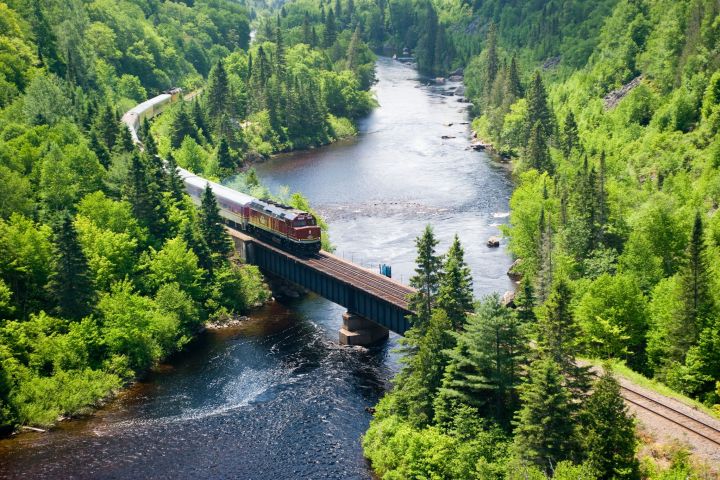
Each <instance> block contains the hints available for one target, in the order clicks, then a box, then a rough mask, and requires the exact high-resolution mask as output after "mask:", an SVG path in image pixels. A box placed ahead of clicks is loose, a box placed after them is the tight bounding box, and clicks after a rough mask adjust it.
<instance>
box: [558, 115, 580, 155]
mask: <svg viewBox="0 0 720 480" xmlns="http://www.w3.org/2000/svg"><path fill="white" fill-rule="evenodd" d="M561 146H562V153H563V157H565V159H568V158H570V154H571V153H572V151H573V150H574V149H575V148H578V147H579V146H580V137H579V136H578V126H577V123H576V122H575V115H574V114H573V112H572V110H568V113H567V115H566V116H565V123H564V125H563V138H562V143H561Z"/></svg>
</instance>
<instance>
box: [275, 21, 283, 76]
mask: <svg viewBox="0 0 720 480" xmlns="http://www.w3.org/2000/svg"><path fill="white" fill-rule="evenodd" d="M275 71H276V72H277V74H278V75H280V77H284V76H285V42H284V40H283V34H282V29H281V26H280V17H277V26H276V27H275Z"/></svg>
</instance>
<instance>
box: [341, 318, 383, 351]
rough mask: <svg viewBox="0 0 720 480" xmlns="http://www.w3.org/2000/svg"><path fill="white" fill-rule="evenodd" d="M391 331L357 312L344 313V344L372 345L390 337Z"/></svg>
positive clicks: (342, 338)
mask: <svg viewBox="0 0 720 480" xmlns="http://www.w3.org/2000/svg"><path fill="white" fill-rule="evenodd" d="M389 333H390V331H389V330H388V329H387V328H385V327H383V326H382V325H378V324H377V323H375V322H373V321H371V320H368V319H367V318H365V317H361V316H360V315H357V314H355V313H351V312H345V313H343V326H342V328H341V329H340V343H341V344H342V345H361V346H366V345H372V344H373V343H378V342H380V341H382V340H385V339H386V338H388V335H389Z"/></svg>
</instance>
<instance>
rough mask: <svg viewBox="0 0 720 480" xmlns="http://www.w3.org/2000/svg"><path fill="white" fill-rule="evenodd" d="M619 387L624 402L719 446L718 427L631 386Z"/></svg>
mask: <svg viewBox="0 0 720 480" xmlns="http://www.w3.org/2000/svg"><path fill="white" fill-rule="evenodd" d="M620 389H621V391H622V394H623V398H624V399H625V401H626V402H628V403H630V404H632V405H635V406H636V407H638V408H641V409H643V410H646V411H648V412H650V413H652V414H654V415H657V416H658V417H661V418H663V419H664V420H666V421H668V422H670V423H673V424H674V425H677V426H679V427H681V428H683V429H684V430H687V431H688V432H691V433H693V434H695V435H697V436H699V437H701V438H703V439H705V440H707V441H708V442H711V443H713V444H714V445H715V446H717V447H720V429H719V428H717V427H715V426H713V425H710V424H709V423H707V422H704V421H702V420H699V419H697V418H695V417H693V416H692V415H688V414H687V413H684V412H682V411H680V410H678V409H677V408H675V407H672V406H670V405H667V404H665V403H662V402H660V401H658V400H656V399H654V398H651V397H649V396H647V395H645V394H644V393H641V392H638V391H637V390H634V389H632V388H628V387H626V386H624V385H621V386H620Z"/></svg>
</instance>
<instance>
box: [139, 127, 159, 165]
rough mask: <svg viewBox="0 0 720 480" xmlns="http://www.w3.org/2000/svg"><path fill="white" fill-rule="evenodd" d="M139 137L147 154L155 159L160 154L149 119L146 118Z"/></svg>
mask: <svg viewBox="0 0 720 480" xmlns="http://www.w3.org/2000/svg"><path fill="white" fill-rule="evenodd" d="M138 137H139V138H140V141H141V142H142V143H143V147H144V148H145V153H147V154H148V155H150V156H151V157H154V156H156V155H157V154H158V148H157V143H156V142H155V138H154V137H153V134H152V132H151V131H150V122H148V119H147V118H145V119H144V120H143V123H142V126H141V128H140V131H139V132H138Z"/></svg>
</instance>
